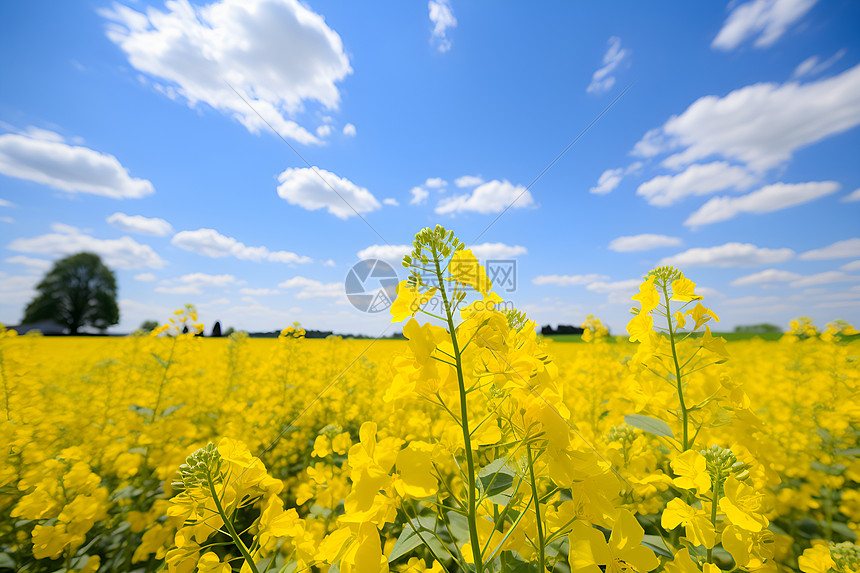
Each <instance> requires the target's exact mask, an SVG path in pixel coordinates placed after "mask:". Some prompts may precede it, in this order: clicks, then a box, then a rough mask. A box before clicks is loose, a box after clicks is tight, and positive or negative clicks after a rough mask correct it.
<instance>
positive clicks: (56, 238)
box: [7, 223, 167, 269]
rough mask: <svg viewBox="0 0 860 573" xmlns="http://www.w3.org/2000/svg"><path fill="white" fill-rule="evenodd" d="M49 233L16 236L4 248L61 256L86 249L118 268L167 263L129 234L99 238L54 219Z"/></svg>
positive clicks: (136, 267)
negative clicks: (25, 236) (16, 237)
mask: <svg viewBox="0 0 860 573" xmlns="http://www.w3.org/2000/svg"><path fill="white" fill-rule="evenodd" d="M51 230H52V231H53V232H52V233H47V234H45V235H39V236H38V237H33V238H30V239H25V238H19V239H15V240H14V241H12V242H11V243H9V245H8V246H7V248H8V249H9V250H10V251H18V252H20V253H30V254H40V255H49V256H53V257H64V256H67V255H72V254H74V253H79V252H81V251H87V252H91V253H96V254H97V255H99V256H101V258H102V259H103V260H104V262H105V264H106V265H107V266H109V267H116V268H119V269H140V268H143V267H149V268H152V269H160V268H162V267H163V266H164V265H166V264H167V263H166V261H165V260H164V259H162V258H161V257H160V256H159V255H158V253H156V252H155V251H154V250H153V249H152V247H150V246H149V245H142V244H140V243H138V242H137V241H135V240H134V239H132V238H131V237H120V238H119V239H98V238H96V237H92V236H90V235H87V234H86V233H83V232H81V231H80V230H79V229H77V228H75V227H72V226H69V225H62V224H59V223H54V224H53V225H51Z"/></svg>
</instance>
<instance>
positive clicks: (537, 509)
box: [526, 445, 546, 573]
mask: <svg viewBox="0 0 860 573" xmlns="http://www.w3.org/2000/svg"><path fill="white" fill-rule="evenodd" d="M526 454H527V455H528V460H529V475H530V477H531V482H532V498H533V499H534V500H535V521H536V522H537V533H538V567H539V571H540V572H541V573H544V571H546V563H545V559H546V557H545V556H544V546H545V540H544V536H543V523H541V517H540V497H539V496H538V493H537V481H536V480H535V464H534V460H533V459H532V447H531V445H527V446H526Z"/></svg>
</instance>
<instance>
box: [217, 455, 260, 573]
mask: <svg viewBox="0 0 860 573" xmlns="http://www.w3.org/2000/svg"><path fill="white" fill-rule="evenodd" d="M206 482H207V483H208V484H209V491H210V492H211V493H212V499H213V500H214V501H215V507H216V509H218V513H219V514H220V515H221V519H222V520H223V521H224V527H226V528H227V531H228V532H229V533H230V537H232V538H233V543H234V544H235V545H236V547H237V548H238V549H239V552H240V553H241V554H242V557H244V558H245V562H246V563H247V564H248V567H250V568H251V571H253V573H260V572H259V571H258V570H257V564H256V563H254V559H253V558H252V557H251V554H250V553H249V552H248V548H247V547H245V544H244V543H242V540H241V539H240V538H239V534H238V533H236V528H235V527H233V522H231V521H230V519H229V518H228V517H227V514H226V513H225V512H224V508H223V507H221V500H220V499H218V493H217V492H216V491H215V484H214V483H213V481H212V474H211V473H210V472H209V470H208V469H207V470H206Z"/></svg>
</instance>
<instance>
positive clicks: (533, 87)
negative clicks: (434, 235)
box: [0, 0, 860, 335]
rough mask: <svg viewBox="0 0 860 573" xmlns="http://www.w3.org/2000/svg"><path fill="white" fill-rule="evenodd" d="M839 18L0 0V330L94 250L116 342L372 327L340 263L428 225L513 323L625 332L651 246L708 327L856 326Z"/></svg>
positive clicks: (848, 58)
mask: <svg viewBox="0 0 860 573" xmlns="http://www.w3.org/2000/svg"><path fill="white" fill-rule="evenodd" d="M858 22H860V5H858V4H857V3H856V2H851V1H849V0H842V1H838V0H837V1H833V2H826V3H825V2H821V3H817V2H816V1H815V0H748V1H746V2H731V3H729V4H727V5H721V4H720V3H705V4H702V3H695V4H693V3H688V4H675V5H673V6H672V7H671V8H656V9H655V8H654V6H652V5H645V4H642V3H615V2H603V3H592V4H591V5H588V6H584V5H577V4H574V3H561V2H560V3H555V4H551V5H549V4H548V5H542V6H540V7H535V6H534V5H529V4H526V3H520V4H514V3H505V4H504V5H501V4H492V5H491V4H489V3H476V2H469V3H467V2H459V1H457V0H450V1H441V0H440V1H435V0H434V1H431V2H429V4H426V3H423V2H393V1H392V2H386V3H383V4H374V5H373V7H372V8H371V9H369V8H368V5H365V4H360V3H355V2H350V3H342V2H330V1H329V2H325V1H319V2H310V3H298V2H295V1H291V0H247V1H239V0H221V1H220V2H217V1H216V2H214V3H209V4H206V3H203V2H199V3H198V2H192V3H188V2H185V1H182V2H167V3H162V2H154V3H145V2H142V1H140V2H125V3H110V2H66V3H56V2H43V1H34V2H26V3H22V2H19V3H4V4H3V5H2V6H0V78H2V81H0V122H2V123H0V322H4V323H6V324H16V323H17V322H18V321H19V320H20V318H21V316H22V311H23V307H24V305H26V303H27V302H28V301H29V300H30V299H31V298H32V296H33V286H34V284H35V283H36V282H38V280H39V278H40V276H41V275H42V274H43V273H44V272H45V271H46V269H47V268H49V267H50V262H51V261H52V260H56V259H58V258H61V257H63V256H66V255H68V254H71V253H73V252H77V251H80V250H90V251H94V252H97V253H99V254H100V255H102V257H103V258H104V259H105V260H106V261H107V263H108V264H109V265H110V266H111V267H112V268H114V269H115V270H116V272H117V276H118V280H119V290H120V296H119V298H120V309H121V316H122V319H121V322H120V324H119V325H118V326H117V327H115V328H114V330H115V331H117V332H127V331H130V330H132V329H134V328H136V327H137V326H138V325H139V324H140V323H141V322H142V321H143V320H146V319H150V318H151V319H158V320H163V319H165V318H166V317H167V315H168V314H169V312H170V311H171V310H172V309H174V308H178V307H180V306H181V305H183V304H184V303H186V302H192V303H194V304H196V305H197V306H198V308H199V310H200V312H201V315H202V318H203V320H204V321H205V322H207V323H209V324H211V323H212V322H213V321H214V320H220V321H221V322H222V324H223V325H224V326H225V327H226V326H234V327H236V328H243V329H250V330H272V329H275V328H281V327H283V326H286V325H288V324H290V323H291V322H293V321H296V320H297V321H300V322H301V323H302V324H303V325H304V326H306V327H307V328H318V329H331V330H335V331H339V332H363V333H367V334H371V335H377V334H380V333H383V332H385V333H390V332H391V331H393V330H398V329H399V326H397V325H395V326H392V327H389V326H388V315H387V313H381V314H365V313H362V312H360V311H358V310H356V309H355V308H353V307H352V306H351V305H350V303H349V301H348V300H347V299H346V296H345V294H344V287H343V282H344V278H345V277H346V275H347V273H348V272H349V269H350V268H351V267H352V265H354V264H355V263H356V262H358V261H359V260H360V259H362V258H368V257H382V258H386V259H390V260H399V258H400V257H401V256H402V254H403V253H404V252H405V251H406V248H405V247H404V246H405V245H409V244H410V242H411V238H412V236H413V235H414V233H415V232H416V231H418V230H419V229H420V228H421V227H425V226H433V225H435V224H437V223H440V224H442V225H445V226H446V227H449V228H451V229H453V230H454V231H455V232H456V233H457V235H458V236H459V237H460V238H461V239H462V240H464V241H465V242H466V243H467V244H470V245H473V246H474V247H475V249H474V250H475V252H476V254H477V255H478V257H479V258H480V259H481V260H482V261H486V260H489V259H506V260H507V259H511V260H516V262H517V263H516V264H517V285H516V289H515V291H513V292H504V293H502V294H503V295H504V296H505V298H506V299H509V300H511V301H512V302H513V303H514V304H515V305H516V306H517V307H518V308H520V309H522V310H526V311H527V312H528V314H529V316H530V317H531V318H533V319H534V320H536V321H537V322H538V323H539V324H546V323H552V324H557V323H565V324H571V323H573V324H578V323H579V322H581V321H582V320H583V319H584V318H585V316H586V315H587V314H589V313H593V314H595V315H597V316H598V317H600V318H602V319H603V320H604V322H606V323H608V324H609V325H610V327H611V328H612V330H613V332H615V333H621V332H623V329H624V325H625V323H626V321H627V317H628V314H627V309H628V308H629V307H630V296H631V295H633V294H634V293H635V292H636V284H637V283H638V282H639V280H640V279H641V276H642V275H643V274H645V273H646V272H647V271H648V270H649V269H651V268H653V267H654V266H656V265H658V264H675V265H676V266H678V267H680V268H682V269H683V270H684V271H685V273H686V275H687V276H688V277H690V278H692V279H693V280H694V281H695V282H697V283H698V284H699V285H700V287H705V288H703V289H702V292H703V293H704V294H705V295H706V304H707V305H708V306H710V307H712V308H714V309H715V310H716V311H717V313H718V314H720V316H721V318H722V323H721V326H722V327H724V328H727V329H730V328H732V327H733V326H735V325H738V324H750V323H756V322H763V321H767V322H773V323H777V324H780V325H783V326H785V325H787V323H788V321H789V320H791V319H792V318H794V317H796V316H801V315H807V316H811V317H812V318H814V319H815V320H816V322H818V323H820V324H824V323H826V322H828V321H830V320H834V319H837V318H843V319H847V320H849V321H852V322H853V323H855V324H857V323H858V322H860V170H858V168H857V156H858V149H860V130H858V127H857V126H858V124H860V37H858V36H857V34H856V29H857V23H858ZM625 90H626V91H625ZM622 94H623V95H622ZM619 96H620V97H619ZM613 102H614V104H613ZM604 112H605V113H604ZM601 114H603V115H602V116H601ZM598 117H599V119H598V120H597V121H596V122H595V123H593V125H592V126H591V127H590V129H588V130H587V131H586V132H585V133H584V134H583V135H582V137H581V138H580V139H578V140H577V141H576V143H575V144H574V145H573V146H571V147H570V148H569V149H568V150H567V152H566V153H565V154H564V155H563V156H561V157H560V158H558V160H557V161H556V162H555V163H554V164H553V165H552V167H551V168H550V169H549V170H547V171H546V172H545V173H544V174H543V175H542V176H541V177H540V178H539V179H537V180H536V178H538V176H539V175H540V174H541V173H542V172H543V171H544V169H545V168H547V167H548V166H549V165H550V164H551V162H552V161H553V160H554V159H556V158H557V157H558V156H559V154H560V153H561V152H562V151H563V150H565V148H566V147H567V146H568V145H569V144H570V143H571V142H572V141H574V139H575V138H576V137H577V136H578V135H580V134H581V133H582V132H583V130H585V129H586V127H587V126H589V124H592V122H594V120H595V119H597V118H598ZM261 118H264V119H265V122H264V121H263V119H261ZM267 124H268V125H267ZM273 130H275V131H277V132H278V134H279V135H280V136H281V137H283V138H284V139H285V140H286V142H288V143H289V145H287V144H285V142H284V141H282V140H281V139H280V137H279V135H276V134H275V133H274V132H273ZM290 146H292V147H293V148H294V150H295V151H294V150H293V149H291V148H290ZM308 165H310V166H312V168H309V167H308ZM323 180H324V181H323ZM530 185H531V186H530ZM329 186H331V187H333V188H334V189H335V190H336V191H337V194H336V193H334V192H333V191H332V190H331V189H330V188H329ZM529 186H530V187H529ZM338 194H339V195H340V196H339V195H338ZM356 212H358V213H360V215H361V216H357V215H356ZM500 214H501V216H499V215H500ZM497 217H498V220H497V221H496V222H495V223H493V221H494V220H496V218H497ZM397 268H398V270H402V269H400V268H399V267H397ZM386 329H387V330H386Z"/></svg>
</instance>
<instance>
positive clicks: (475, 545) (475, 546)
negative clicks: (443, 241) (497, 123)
mask: <svg viewBox="0 0 860 573" xmlns="http://www.w3.org/2000/svg"><path fill="white" fill-rule="evenodd" d="M432 249H433V263H434V264H435V266H436V277H437V278H438V279H439V292H440V293H441V295H442V304H444V305H445V315H446V316H447V321H448V332H449V333H450V335H451V344H452V345H453V346H454V361H455V362H456V364H457V383H458V385H459V390H460V419H461V423H460V426H461V427H462V428H463V446H464V448H465V451H466V477H467V478H468V480H469V485H468V487H469V515H468V518H467V519H468V521H469V541H470V543H471V545H472V559H473V561H474V563H475V571H476V573H481V572H482V571H483V570H484V564H483V563H482V562H481V543H480V541H479V540H478V511H477V507H476V504H475V461H474V460H473V459H472V439H471V433H470V432H469V409H468V407H467V406H466V383H465V381H464V380H463V364H462V360H461V356H460V346H459V344H458V342H457V333H456V331H455V330H454V317H453V315H452V314H451V305H450V303H449V302H448V293H447V289H446V288H445V281H444V279H443V278H442V269H441V268H440V267H439V254H438V252H437V251H436V247H435V246H433V247H432Z"/></svg>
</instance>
